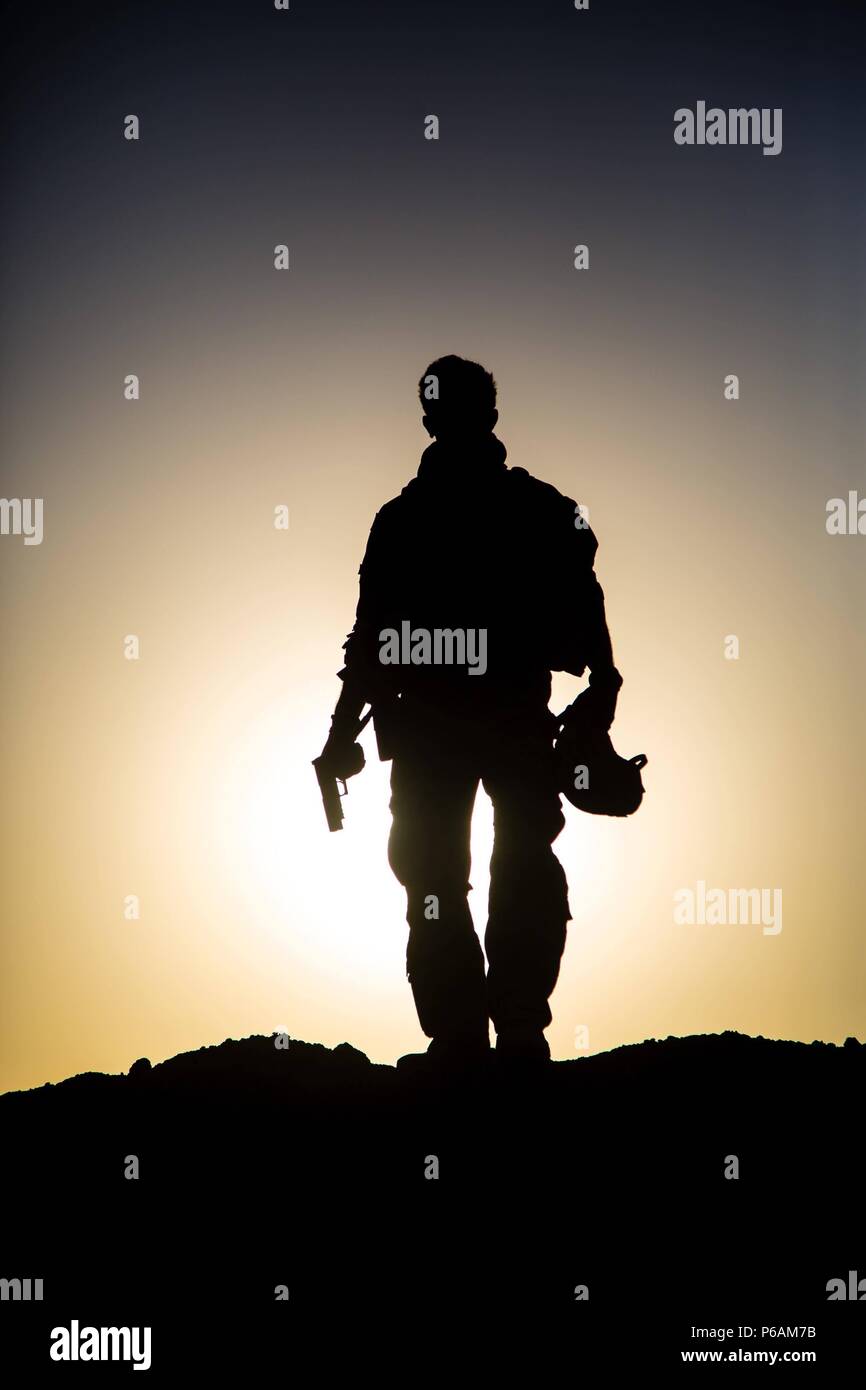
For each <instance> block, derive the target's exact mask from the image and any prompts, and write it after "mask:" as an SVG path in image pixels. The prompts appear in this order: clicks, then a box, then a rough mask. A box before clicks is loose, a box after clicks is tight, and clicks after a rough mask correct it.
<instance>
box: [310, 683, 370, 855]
mask: <svg viewBox="0 0 866 1390" xmlns="http://www.w3.org/2000/svg"><path fill="white" fill-rule="evenodd" d="M372 713H373V711H372V709H369V710H368V711H367V713H366V714H365V715H364V718H363V719H361V720H359V722H358V725H357V727H356V729H355V733H354V737H355V739H357V737H358V735H359V733H360V732H361V730H362V729H363V728H364V726H365V725H366V724H367V722H368V720H369V719H370V716H371V715H372ZM313 767H314V768H315V769H316V778H317V780H318V783H319V791H320V792H321V794H322V805H323V806H324V808H325V818H326V820H327V822H328V829H329V830H342V829H343V806H342V798H343V797H344V796H345V795H346V794H347V790H348V789H347V787H346V782H347V780H348V779H349V778H350V777H355V776H357V774H358V773H359V772H361V771H362V769H363V767H364V750H363V748H362V747H361V745H360V743H353V744H352V745H351V747H350V748H349V749H348V750H347V752H346V756H345V757H343V758H340V759H338V760H337V759H334V758H329V757H325V755H324V753H322V754H320V755H319V757H318V758H314V759H313ZM341 787H342V791H341V790H340V788H341Z"/></svg>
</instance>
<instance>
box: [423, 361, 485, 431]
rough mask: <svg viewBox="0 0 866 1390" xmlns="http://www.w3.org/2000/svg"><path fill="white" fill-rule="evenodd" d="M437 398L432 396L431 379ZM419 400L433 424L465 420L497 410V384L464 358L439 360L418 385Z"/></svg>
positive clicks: (482, 368)
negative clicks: (434, 382)
mask: <svg viewBox="0 0 866 1390" xmlns="http://www.w3.org/2000/svg"><path fill="white" fill-rule="evenodd" d="M431 377H435V378H436V395H435V396H433V397H430V396H429V387H430V378H431ZM418 399H419V400H420V402H421V408H422V410H423V411H424V414H425V415H426V416H427V417H428V418H429V420H430V422H431V424H433V425H436V424H437V423H444V422H446V421H448V422H449V423H454V422H460V423H463V422H465V421H469V422H473V421H474V420H475V419H477V418H478V417H479V416H481V417H484V416H486V415H490V414H491V413H492V412H493V411H494V410H495V409H496V382H495V381H494V379H493V374H492V372H488V371H486V370H485V368H484V367H482V366H481V363H480V362H469V361H467V359H466V358H465V357H456V356H455V355H454V354H453V353H452V354H450V355H449V356H448V357H437V359H436V361H435V362H431V363H430V366H429V367H428V368H427V370H426V372H425V373H424V375H423V376H422V378H421V380H420V381H419V382H418Z"/></svg>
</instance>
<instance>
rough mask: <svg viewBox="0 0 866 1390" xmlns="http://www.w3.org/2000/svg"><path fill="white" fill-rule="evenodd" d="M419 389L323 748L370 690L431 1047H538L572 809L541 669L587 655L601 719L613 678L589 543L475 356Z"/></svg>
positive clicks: (410, 962)
mask: <svg viewBox="0 0 866 1390" xmlns="http://www.w3.org/2000/svg"><path fill="white" fill-rule="evenodd" d="M419 395H420V397H421V403H422V407H423V409H424V411H425V414H424V426H425V428H426V429H427V432H428V433H429V434H430V435H432V436H433V439H434V443H432V444H431V445H429V447H428V448H427V449H426V450H425V451H424V454H423V456H422V459H421V464H420V467H419V469H418V474H417V476H416V477H415V478H413V479H412V481H411V482H410V483H409V484H408V485H407V486H406V487H405V488H404V489H403V491H402V492H401V494H400V496H399V497H396V498H394V499H393V500H392V501H391V502H388V503H387V504H386V505H385V506H384V507H383V508H382V509H381V511H380V512H378V514H377V515H376V517H375V519H374V521H373V526H372V529H371V531H370V536H369V540H368V542H367V550H366V554H365V556H364V560H363V563H362V565H361V569H360V596H359V600H358V608H357V615H356V621H355V626H354V628H353V630H352V632H351V634H350V636H349V638H348V640H347V641H346V644H345V653H346V656H345V667H344V669H343V670H342V671H341V672H340V677H341V679H342V681H343V690H342V692H341V695H340V699H339V701H338V703H337V707H336V710H335V713H334V717H333V720H332V723H331V733H330V735H329V737H328V742H327V744H326V746H325V749H324V753H323V757H324V758H326V759H330V760H331V762H332V764H333V766H334V767H339V765H340V764H341V762H342V763H345V761H346V758H347V754H348V747H349V745H351V743H352V742H353V739H354V736H355V730H356V728H357V720H358V716H359V714H360V712H361V710H362V708H363V707H364V705H365V703H366V702H367V701H369V702H370V703H371V704H372V707H373V719H374V724H375V727H376V733H377V738H378V743H379V751H380V755H381V756H382V757H391V756H393V769H392V775H391V791H392V798H391V811H392V814H393V826H392V830H391V836H390V840H389V845H388V857H389V861H390V864H391V867H392V869H393V870H394V873H395V874H396V875H397V878H398V879H399V881H400V882H401V883H402V884H403V885H404V886H405V888H406V894H407V900H408V907H407V920H408V923H409V942H408V948H407V952H406V964H407V974H408V977H409V981H410V983H411V986H412V992H413V995H414V998H415V1004H416V1007H417V1010H418V1018H419V1020H420V1023H421V1027H422V1028H423V1030H424V1032H425V1033H426V1034H427V1036H428V1037H430V1038H432V1042H431V1044H430V1046H429V1048H428V1055H430V1056H431V1057H434V1058H440V1059H443V1060H444V1061H446V1062H452V1061H453V1062H456V1063H457V1064H458V1065H460V1064H462V1063H463V1062H464V1061H470V1060H472V1059H475V1058H479V1057H483V1056H484V1055H486V1054H487V1053H488V1050H489V1035H488V1019H492V1021H493V1025H494V1028H495V1030H496V1035H497V1041H496V1051H497V1055H498V1056H505V1057H506V1058H509V1059H521V1060H523V1059H527V1060H546V1059H548V1058H549V1056H550V1050H549V1047H548V1044H547V1039H546V1038H545V1036H544V1029H545V1028H546V1027H547V1026H548V1024H549V1023H550V1021H551V1013H550V1008H549V1006H548V999H549V997H550V994H551V993H552V991H553V988H554V985H555V984H556V979H557V975H558V973H559V962H560V958H561V955H562V951H563V947H564V945H565V934H566V923H567V922H568V920H569V919H570V916H571V914H570V911H569V904H568V891H567V885H566V881H565V874H564V872H563V869H562V866H561V864H560V863H559V860H558V859H557V858H556V856H555V854H554V853H553V850H552V848H551V845H552V842H553V841H554V840H555V839H556V837H557V835H558V834H559V832H560V830H561V829H562V826H563V824H564V819H563V815H562V810H561V807H560V800H559V789H558V784H557V775H556V770H555V764H554V758H553V746H552V745H553V739H554V736H555V733H556V721H555V719H554V716H553V715H552V714H551V712H550V710H549V709H548V701H549V699H550V694H551V671H554V670H555V671H568V672H571V673H572V674H573V675H575V676H580V675H583V673H584V672H585V670H586V668H587V667H589V668H590V671H591V675H590V688H589V690H588V691H587V692H586V693H585V694H584V695H583V696H581V697H580V699H581V701H582V702H584V708H589V709H590V710H591V712H592V714H593V718H594V719H595V720H596V721H597V723H598V724H599V725H600V726H601V727H603V728H605V729H606V728H609V727H610V723H611V721H612V719H613V711H614V708H615V703H616V692H617V690H618V689H619V686H620V684H621V679H620V677H619V674H618V672H617V671H616V670H615V668H614V665H613V657H612V653H611V643H610V637H609V635H608V630H607V624H606V621H605V613H604V596H603V593H602V590H601V587H600V586H599V584H598V581H597V579H596V577H595V574H594V572H593V562H594V558H595V552H596V547H597V542H596V539H595V537H594V535H593V533H592V531H591V530H590V529H589V527H588V525H587V524H586V522H585V521H584V519H583V517H582V516H581V514H580V511H579V509H578V507H577V505H576V504H575V502H573V501H572V500H571V499H569V498H566V497H563V496H562V495H561V493H559V492H557V491H556V489H555V488H553V487H550V486H549V485H548V484H547V483H542V482H540V481H539V480H538V479H536V478H533V477H531V476H530V474H529V473H527V472H526V471H525V470H524V469H522V468H508V467H507V466H506V463H505V457H506V450H505V446H504V444H502V443H501V442H500V440H499V439H497V438H496V436H495V435H494V434H493V430H494V428H495V426H496V423H497V420H498V418H499V417H498V412H497V410H496V384H495V382H494V380H493V377H492V376H491V375H490V373H489V372H487V371H485V370H484V368H483V367H481V366H479V365H478V363H475V362H467V361H465V360H464V359H463V358H460V357H454V356H450V357H444V358H441V359H440V360H439V361H436V362H433V363H432V364H431V365H430V367H429V368H428V369H427V371H426V373H425V374H424V377H422V379H421V383H420V386H419ZM437 632H438V633H440V634H444V636H443V637H441V638H440V639H439V641H438V644H437V639H436V633H437ZM425 633H426V634H428V637H429V641H428V640H425V638H424V636H423V634H425ZM482 633H483V634H484V637H483V638H482V637H481V634H482ZM461 634H462V636H463V641H462V645H461V640H460V639H461ZM473 634H474V635H473ZM395 637H398V638H399V641H396V642H395V640H394V639H395ZM482 648H484V659H483V660H482V657H481V651H482ZM461 655H462V656H463V657H464V660H463V662H462V664H460V662H459V658H460V657H461ZM437 656H438V658H439V660H438V663H437V661H436V657H437ZM449 656H450V658H451V661H450V662H449ZM413 657H414V660H413V659H412V658H413ZM479 782H481V784H482V785H483V787H484V789H485V791H486V792H487V793H488V795H489V796H490V797H491V800H492V802H493V808H494V835H495V838H494V846H493V856H492V859H491V862H490V897H489V916H488V922H487V931H486V935H485V939H484V944H485V948H486V953H487V961H488V973H487V976H486V978H485V973H484V957H483V954H482V951H481V945H480V943H479V940H478V937H477V936H476V934H475V930H474V928H473V924H472V916H471V914H470V911H469V904H468V901H467V893H468V890H469V888H470V886H471V885H470V883H469V864H470V822H471V817H472V807H473V803H474V800H475V794H476V791H477V789H478V784H479Z"/></svg>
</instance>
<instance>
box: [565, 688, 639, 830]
mask: <svg viewBox="0 0 866 1390" xmlns="http://www.w3.org/2000/svg"><path fill="white" fill-rule="evenodd" d="M578 704H579V701H575V703H574V704H573V705H570V706H569V707H568V709H567V710H564V711H563V713H562V714H561V715H559V716H558V719H557V725H558V728H559V733H558V736H557V738H556V741H555V743H554V745H553V750H554V755H555V757H556V764H557V778H558V785H559V790H560V792H561V793H562V794H563V795H564V796H566V797H567V798H568V800H569V801H570V802H571V804H572V806H576V807H577V809H578V810H579V811H588V812H589V813H590V815H593V816H631V815H633V814H634V812H635V811H636V810H637V808H638V807H639V806H640V804H641V801H642V800H643V793H644V787H643V782H642V781H641V776H640V773H641V768H642V767H645V766H646V762H647V758H646V754H645V753H637V754H635V756H634V757H633V758H621V757H620V756H619V754H618V753H617V751H616V749H615V748H614V746H613V744H612V743H611V741H610V734H609V733H608V732H607V730H606V729H604V728H599V727H598V725H595V726H593V722H592V721H591V720H589V719H587V718H586V716H585V715H584V713H583V712H582V711H581V710H580V709H579V708H577V709H576V708H575V706H577V705H578Z"/></svg>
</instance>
